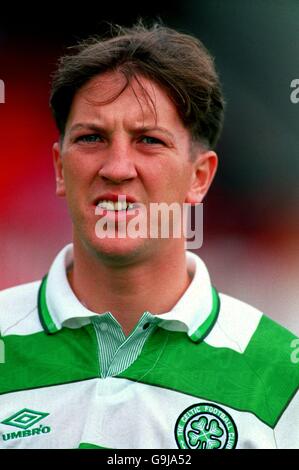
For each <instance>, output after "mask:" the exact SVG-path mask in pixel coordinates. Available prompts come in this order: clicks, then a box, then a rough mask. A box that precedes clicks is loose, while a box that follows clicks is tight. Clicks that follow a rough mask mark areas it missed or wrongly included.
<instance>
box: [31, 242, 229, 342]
mask: <svg viewBox="0 0 299 470" xmlns="http://www.w3.org/2000/svg"><path fill="white" fill-rule="evenodd" d="M72 259H73V245H72V244H69V245H67V246H65V247H64V248H63V249H62V250H61V251H60V253H58V255H57V256H56V258H55V260H54V262H53V264H52V266H51V268H50V270H49V272H48V274H47V275H46V276H45V277H44V278H43V280H42V282H41V285H40V289H39V294H38V310H39V316H40V320H41V323H42V326H43V328H44V329H45V331H46V332H47V333H48V334H53V333H56V332H57V331H59V330H60V329H61V328H62V327H63V326H66V327H70V328H76V327H79V326H83V325H86V324H88V323H90V322H91V319H92V317H95V316H96V317H98V316H99V315H102V314H105V313H108V312H103V313H100V314H99V313H96V312H92V311H91V310H88V309H87V308H86V307H85V306H84V305H83V304H82V303H81V302H80V301H79V300H78V298H77V297H76V296H75V294H74V292H73V291H72V289H71V287H70V284H69V282H68V278H67V268H68V267H69V266H70V264H71V263H72ZM186 259H187V269H188V273H189V275H190V277H191V278H192V280H191V283H190V284H189V286H188V288H187V290H186V291H185V292H184V294H183V295H182V296H181V298H180V299H179V300H178V302H177V303H176V304H175V306H174V307H173V308H172V309H171V310H170V311H169V312H166V313H163V314H160V315H151V314H150V315H149V316H148V318H151V319H152V321H154V322H156V323H157V324H158V325H159V326H160V327H161V328H164V329H166V330H170V331H181V332H185V333H186V334H187V335H188V336H189V338H190V339H191V340H192V341H195V342H198V341H201V340H202V339H203V338H204V337H205V336H207V334H208V333H209V332H210V331H211V329H212V327H213V326H214V324H215V322H216V319H217V316H218V312H219V307H220V302H219V296H218V294H217V291H216V289H215V288H213V287H212V286H211V282H210V276H209V273H208V270H207V268H206V266H205V264H204V262H203V261H202V260H201V259H200V258H199V256H198V255H196V254H195V253H192V252H190V251H186ZM148 313H149V312H148Z"/></svg>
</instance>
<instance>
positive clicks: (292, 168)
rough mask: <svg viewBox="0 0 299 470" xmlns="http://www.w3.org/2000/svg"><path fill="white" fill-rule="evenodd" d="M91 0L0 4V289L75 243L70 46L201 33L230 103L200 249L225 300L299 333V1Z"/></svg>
mask: <svg viewBox="0 0 299 470" xmlns="http://www.w3.org/2000/svg"><path fill="white" fill-rule="evenodd" d="M109 5H110V6H107V4H105V3H103V2H95V3H92V2H85V3H84V2H83V3H82V5H81V6H80V4H79V5H77V4H75V3H74V2H73V3H72V4H69V5H67V4H66V3H64V4H63V7H62V5H57V6H56V5H55V3H53V2H51V3H50V2H49V4H48V5H47V4H45V3H43V5H42V4H40V5H35V6H34V7H30V5H29V4H28V2H24V4H23V6H16V5H13V7H12V9H11V10H9V9H8V8H7V7H5V8H4V7H2V6H1V7H0V79H1V80H3V81H4V83H5V103H4V104H0V163H1V166H0V198H1V209H0V212H1V217H0V289H4V288H7V287H10V286H13V285H15V284H20V283H23V282H30V281H33V280H37V279H39V278H40V277H41V276H43V275H44V274H45V273H46V272H47V271H48V268H49V265H50V264H51V262H52V260H53V257H54V256H55V255H56V254H57V252H58V251H59V250H60V249H61V248H62V247H63V246H64V245H65V244H66V243H68V242H69V241H70V240H71V229H70V221H69V216H68V213H67V209H66V207H65V203H64V201H63V200H61V199H57V198H56V196H55V181H54V173H53V169H52V153H51V147H52V143H53V141H54V140H56V139H57V132H56V129H55V127H54V123H53V122H52V118H51V114H50V110H49V107H48V98H49V84H50V76H51V74H52V73H53V71H54V70H55V66H56V63H57V59H58V57H59V56H60V55H61V54H64V53H65V52H66V51H67V47H68V46H70V45H72V44H74V43H76V42H77V41H78V40H79V39H83V38H85V37H87V36H88V35H90V34H93V33H99V34H100V33H101V32H104V31H106V30H107V24H106V23H105V22H107V21H109V22H116V23H119V24H122V25H127V26H130V25H132V23H134V22H135V21H136V20H137V19H138V17H140V16H141V17H143V18H145V19H148V20H151V19H156V18H161V19H162V20H163V21H164V23H165V24H166V25H168V26H171V27H175V28H178V29H179V30H181V31H183V32H189V33H192V34H195V35H196V36H197V37H198V38H199V39H201V40H202V41H203V43H204V44H205V45H206V47H207V48H208V49H209V50H210V52H211V53H212V55H213V56H214V57H215V62H216V67H217V70H218V72H219V74H220V78H221V81H222V83H223V91H224V95H225V98H226V102H227V106H226V118H225V126H224V130H223V134H222V138H221V140H220V143H219V145H218V148H217V150H218V154H219V157H220V165H219V171H218V174H217V177H216V179H215V181H214V184H213V187H212V188H211V190H210V193H209V194H208V196H207V198H206V200H205V203H204V241H203V246H202V248H201V249H200V250H198V253H199V255H200V256H201V257H202V258H203V259H204V261H205V262H206V263H207V265H208V268H209V270H210V274H211V278H212V282H213V284H214V285H215V286H216V287H217V288H218V290H219V291H221V292H225V293H227V294H230V295H233V296H235V297H238V298H240V299H242V300H244V301H245V302H248V303H250V304H253V305H255V306H256V307H257V308H259V309H261V310H262V311H263V312H264V313H265V314H266V315H268V316H270V317H272V318H274V319H275V320H277V321H279V322H280V323H281V324H283V325H284V326H286V327H288V328H290V329H292V330H293V331H294V332H295V333H296V334H299V293H298V291H299V289H298V287H299V282H298V279H299V248H298V244H299V217H298V216H299V184H298V177H299V158H298V152H299V149H298V144H299V103H298V104H297V105H296V104H293V103H292V102H291V100H290V94H291V91H292V89H291V88H290V83H291V81H292V80H293V79H294V78H298V79H299V53H298V52H299V1H298V0H255V1H254V2H253V1H251V0H242V1H240V0H184V1H183V0H172V1H171V3H169V4H167V3H164V5H163V4H162V2H161V1H160V2H155V1H152V2H144V3H142V2H140V6H139V7H136V6H133V4H131V3H129V2H122V3H119V4H118V3H113V2H110V3H109Z"/></svg>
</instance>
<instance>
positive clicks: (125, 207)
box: [96, 199, 138, 212]
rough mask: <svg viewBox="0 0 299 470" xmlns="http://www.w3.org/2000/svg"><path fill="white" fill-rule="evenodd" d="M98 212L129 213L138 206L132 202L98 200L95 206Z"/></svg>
mask: <svg viewBox="0 0 299 470" xmlns="http://www.w3.org/2000/svg"><path fill="white" fill-rule="evenodd" d="M96 206H97V208H98V209H99V210H101V209H102V210H105V211H109V212H121V211H130V210H134V209H137V207H138V205H137V204H136V203H133V202H128V201H126V200H123V201H111V200H109V199H103V200H100V201H99V202H98V203H97V204H96Z"/></svg>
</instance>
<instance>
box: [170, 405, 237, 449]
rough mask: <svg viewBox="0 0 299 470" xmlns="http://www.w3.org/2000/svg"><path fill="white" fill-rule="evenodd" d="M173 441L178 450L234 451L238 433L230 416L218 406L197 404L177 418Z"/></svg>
mask: <svg viewBox="0 0 299 470" xmlns="http://www.w3.org/2000/svg"><path fill="white" fill-rule="evenodd" d="M175 439H176V442H177V445H178V447H179V448H180V449H234V448H235V447H236V445H237V440H238V433H237V428H236V425H235V423H234V421H233V420H232V418H231V416H230V415H229V414H228V413H227V412H226V411H225V410H223V409H222V408H220V406H218V405H214V404H213V403H198V404H197V405H192V406H190V407H189V408H187V409H186V410H184V411H183V413H182V414H181V415H180V416H179V418H178V420H177V422H176V425H175Z"/></svg>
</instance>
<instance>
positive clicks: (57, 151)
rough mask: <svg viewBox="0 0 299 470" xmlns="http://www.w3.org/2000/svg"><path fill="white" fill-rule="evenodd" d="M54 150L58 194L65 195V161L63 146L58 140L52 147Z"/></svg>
mask: <svg viewBox="0 0 299 470" xmlns="http://www.w3.org/2000/svg"><path fill="white" fill-rule="evenodd" d="M52 152H53V163H54V169H55V177H56V195H57V196H61V197H64V196H65V185H64V171H63V161H62V155H61V146H60V144H59V143H58V142H55V144H54V145H53V148H52Z"/></svg>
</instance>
